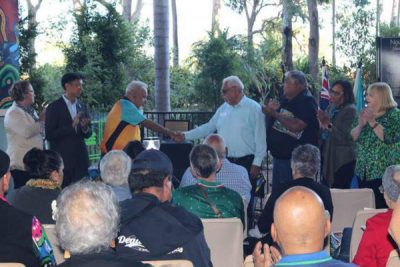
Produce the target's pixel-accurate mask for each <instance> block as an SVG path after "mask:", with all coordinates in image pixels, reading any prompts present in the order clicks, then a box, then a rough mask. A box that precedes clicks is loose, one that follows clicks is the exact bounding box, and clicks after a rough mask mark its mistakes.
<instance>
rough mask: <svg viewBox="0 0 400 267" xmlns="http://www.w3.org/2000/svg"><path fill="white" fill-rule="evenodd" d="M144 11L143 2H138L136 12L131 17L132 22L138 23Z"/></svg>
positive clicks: (139, 0) (138, 0)
mask: <svg viewBox="0 0 400 267" xmlns="http://www.w3.org/2000/svg"><path fill="white" fill-rule="evenodd" d="M131 1H132V0H131ZM142 9H143V0H137V2H136V7H135V10H134V11H133V13H132V15H131V22H136V21H138V20H139V19H140V13H141V12H142Z"/></svg>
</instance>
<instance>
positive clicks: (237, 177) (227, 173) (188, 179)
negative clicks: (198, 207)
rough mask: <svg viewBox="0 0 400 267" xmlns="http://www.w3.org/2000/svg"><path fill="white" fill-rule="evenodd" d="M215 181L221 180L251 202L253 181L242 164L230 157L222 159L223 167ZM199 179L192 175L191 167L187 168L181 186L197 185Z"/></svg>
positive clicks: (247, 201)
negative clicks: (234, 161)
mask: <svg viewBox="0 0 400 267" xmlns="http://www.w3.org/2000/svg"><path fill="white" fill-rule="evenodd" d="M215 181H217V182H220V183H221V184H223V185H224V186H226V187H227V188H229V189H232V190H234V191H236V192H238V193H239V195H240V196H241V197H242V198H243V199H244V200H245V201H246V203H249V201H250V192H251V183H250V181H249V174H248V173H247V171H246V169H245V168H244V167H242V166H240V165H237V164H235V163H232V162H230V161H229V160H228V159H222V166H221V169H220V170H219V171H218V172H217V175H216V177H215ZM196 183H197V179H196V178H195V177H194V176H193V175H192V172H191V171H190V168H187V169H186V171H185V173H184V174H183V176H182V180H181V183H180V184H179V187H185V186H189V185H195V184H196Z"/></svg>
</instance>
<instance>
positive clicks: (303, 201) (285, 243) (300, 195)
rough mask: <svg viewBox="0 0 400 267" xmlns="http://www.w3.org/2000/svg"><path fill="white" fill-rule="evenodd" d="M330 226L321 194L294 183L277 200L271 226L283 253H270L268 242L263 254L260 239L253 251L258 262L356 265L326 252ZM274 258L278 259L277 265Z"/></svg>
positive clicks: (260, 265)
mask: <svg viewBox="0 0 400 267" xmlns="http://www.w3.org/2000/svg"><path fill="white" fill-rule="evenodd" d="M330 230H331V224H330V221H329V218H328V217H327V216H326V213H325V208H324V204H323V203H322V200H321V198H320V197H319V196H318V195H317V194H316V193H315V192H314V191H312V190H310V189H308V188H306V187H303V186H296V187H292V188H290V189H289V190H287V191H286V192H285V193H284V194H283V195H282V196H281V197H280V198H279V199H278V200H277V202H276V204H275V209H274V223H273V224H272V226H271V234H272V237H273V239H274V240H275V242H276V243H277V244H278V245H279V246H280V249H281V251H282V255H283V257H282V258H280V259H279V257H277V256H276V252H275V251H271V253H270V251H269V248H268V245H264V249H263V250H264V255H261V251H260V250H261V243H259V244H257V246H256V248H255V250H254V252H253V256H254V260H255V266H256V267H266V266H315V267H317V266H318V267H340V266H356V265H354V264H350V263H344V262H341V261H337V260H333V259H332V258H331V257H330V256H329V255H328V254H327V253H326V252H325V250H324V239H325V237H326V236H327V235H328V234H329V233H330ZM271 254H273V255H274V256H272V257H271ZM272 259H274V260H275V261H277V262H276V263H275V265H273V262H274V261H273V260H272Z"/></svg>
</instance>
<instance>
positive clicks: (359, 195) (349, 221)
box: [331, 188, 375, 232]
mask: <svg viewBox="0 0 400 267" xmlns="http://www.w3.org/2000/svg"><path fill="white" fill-rule="evenodd" d="M331 195H332V202H333V220H332V229H331V231H332V232H342V231H343V228H345V227H352V225H353V222H354V218H355V217H356V214H357V212H358V211H360V210H363V209H364V208H372V209H375V196H374V192H373V191H372V189H369V188H362V189H331Z"/></svg>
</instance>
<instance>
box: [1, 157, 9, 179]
mask: <svg viewBox="0 0 400 267" xmlns="http://www.w3.org/2000/svg"><path fill="white" fill-rule="evenodd" d="M9 170H10V157H9V156H8V155H7V154H6V153H5V152H3V151H2V150H0V179H1V178H3V176H4V174H6V173H7V172H8V171H9Z"/></svg>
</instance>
